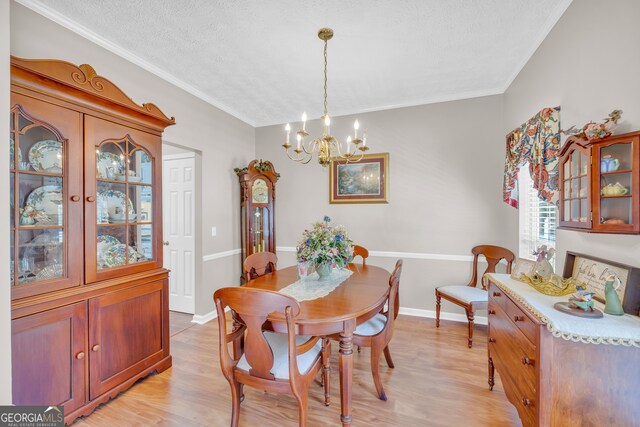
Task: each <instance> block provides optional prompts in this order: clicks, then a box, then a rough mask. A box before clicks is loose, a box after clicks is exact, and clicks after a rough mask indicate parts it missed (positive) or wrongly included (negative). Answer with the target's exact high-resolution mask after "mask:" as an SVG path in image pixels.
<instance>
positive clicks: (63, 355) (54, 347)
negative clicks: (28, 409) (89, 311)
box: [11, 302, 86, 413]
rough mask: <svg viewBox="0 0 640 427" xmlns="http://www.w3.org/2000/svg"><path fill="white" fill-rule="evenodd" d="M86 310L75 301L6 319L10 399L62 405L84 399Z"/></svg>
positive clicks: (69, 405)
mask: <svg viewBox="0 0 640 427" xmlns="http://www.w3.org/2000/svg"><path fill="white" fill-rule="evenodd" d="M85 325H86V310H85V303H84V302H80V303H76V304H72V305H68V306H64V307H60V308H56V309H53V310H49V311H45V312H43V313H38V314H34V315H31V316H26V317H22V318H19V319H16V320H14V321H13V322H12V340H11V342H12V345H11V353H12V364H13V403H14V404H15V405H64V408H65V412H66V413H69V412H71V411H73V410H74V409H77V408H79V407H80V406H82V405H83V404H84V402H85V395H84V391H85V363H86V358H85V354H86V349H85V346H86V330H85Z"/></svg>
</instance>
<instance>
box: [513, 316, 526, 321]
mask: <svg viewBox="0 0 640 427" xmlns="http://www.w3.org/2000/svg"><path fill="white" fill-rule="evenodd" d="M513 321H514V322H522V321H524V316H518V315H515V316H513Z"/></svg>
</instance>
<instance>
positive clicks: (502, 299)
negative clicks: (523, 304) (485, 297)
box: [489, 282, 507, 309]
mask: <svg viewBox="0 0 640 427" xmlns="http://www.w3.org/2000/svg"><path fill="white" fill-rule="evenodd" d="M489 300H490V301H491V300H493V301H495V302H496V304H498V305H499V306H500V307H501V308H503V309H504V308H506V300H507V296H506V295H505V294H504V291H503V290H502V289H500V288H499V287H497V286H496V285H495V284H494V283H493V282H489Z"/></svg>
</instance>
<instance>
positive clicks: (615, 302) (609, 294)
mask: <svg viewBox="0 0 640 427" xmlns="http://www.w3.org/2000/svg"><path fill="white" fill-rule="evenodd" d="M614 283H616V285H614ZM619 287H620V279H619V278H618V276H616V275H615V274H611V275H609V276H608V277H607V280H606V281H605V283H604V298H605V300H606V303H605V306H604V312H605V313H607V314H612V315H614V316H622V315H623V314H624V310H623V309H622V303H621V302H620V297H619V296H618V293H617V292H616V289H618V288H619Z"/></svg>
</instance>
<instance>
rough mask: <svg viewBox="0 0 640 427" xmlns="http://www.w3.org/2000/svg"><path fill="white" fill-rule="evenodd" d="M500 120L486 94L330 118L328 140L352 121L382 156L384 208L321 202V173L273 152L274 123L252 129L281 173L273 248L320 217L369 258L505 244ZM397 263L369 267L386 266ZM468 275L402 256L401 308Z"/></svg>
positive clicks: (420, 304)
mask: <svg viewBox="0 0 640 427" xmlns="http://www.w3.org/2000/svg"><path fill="white" fill-rule="evenodd" d="M314 101H316V102H319V101H320V99H317V100H310V102H314ZM502 114H503V102H502V96H491V97H483V98H475V99H469V100H463V101H454V102H446V103H440V104H432V105H424V106H419V107H409V108H401V109H394V110H387V111H379V112H372V113H365V114H359V115H357V116H343V117H335V118H333V119H332V129H331V130H332V134H334V135H336V136H337V137H342V138H346V136H347V135H348V134H349V133H351V132H353V128H352V126H353V121H354V120H355V118H356V117H357V118H358V119H359V121H360V123H361V127H362V128H367V129H368V131H369V138H368V141H367V143H368V144H369V145H370V147H371V151H370V152H374V153H381V152H389V156H390V165H389V203H388V204H348V205H330V204H329V175H328V169H324V168H322V167H321V166H320V165H318V164H317V163H310V164H308V165H301V164H297V163H294V162H292V161H290V160H289V159H288V158H287V157H286V154H285V153H284V150H283V149H282V147H281V145H282V143H283V142H284V126H281V125H279V126H268V127H262V128H258V129H257V130H256V156H257V157H258V158H264V159H268V160H271V161H272V162H273V163H274V165H275V167H276V169H277V171H278V172H279V173H280V174H281V178H280V180H279V181H278V186H277V208H276V209H277V213H276V227H277V228H276V232H277V236H276V238H277V245H278V246H284V247H292V246H296V243H297V240H298V239H299V237H300V233H301V232H302V230H304V228H305V227H307V226H308V225H309V224H310V223H312V222H314V221H317V220H320V219H321V218H322V217H323V216H324V215H325V214H326V215H329V216H331V217H332V218H333V220H334V222H336V223H338V224H343V225H345V226H346V227H347V228H348V231H349V234H350V236H351V238H352V239H353V240H354V241H355V242H357V243H358V244H360V245H362V246H365V247H366V248H368V249H369V250H374V251H388V252H389V251H390V252H410V253H418V254H435V255H456V256H459V255H465V256H467V255H469V254H470V250H471V248H472V247H473V246H475V245H477V244H482V243H493V244H498V245H504V244H506V243H508V242H512V241H514V239H513V238H511V237H510V236H508V235H507V234H506V231H505V228H504V222H505V219H506V214H507V212H508V207H507V206H506V205H504V204H503V203H502V201H501V197H502V195H501V185H502V169H503V165H504V159H503V153H504V142H503V140H502V138H501V137H500V135H502V133H503V127H504V125H503V122H502ZM298 126H299V124H297V123H296V124H294V123H292V127H293V128H294V129H295V130H297V128H298ZM308 130H309V131H310V134H311V136H313V135H318V134H319V132H320V122H319V121H318V120H315V121H312V122H310V123H308ZM516 232H517V230H516ZM513 249H515V248H513ZM279 256H280V258H281V262H280V265H287V264H291V263H293V262H294V256H293V254H292V253H283V252H281V253H279ZM401 256H402V255H401V254H399V255H394V256H392V257H373V258H372V259H371V260H370V263H371V264H375V265H380V266H384V267H387V268H392V267H393V263H395V260H396V258H397V257H401ZM426 257H428V255H427V256H426ZM470 272H471V264H470V263H469V262H468V261H466V260H465V261H450V260H432V259H414V258H408V259H406V260H405V266H404V270H403V278H402V292H401V305H402V306H403V307H409V308H416V309H423V310H433V309H434V308H435V297H434V288H435V287H436V286H439V285H445V284H466V283H467V282H468V281H469V278H470V274H471V273H470ZM443 309H444V310H446V311H451V312H461V311H460V310H458V309H457V308H454V306H452V305H447V306H446V307H444V308H443Z"/></svg>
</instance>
